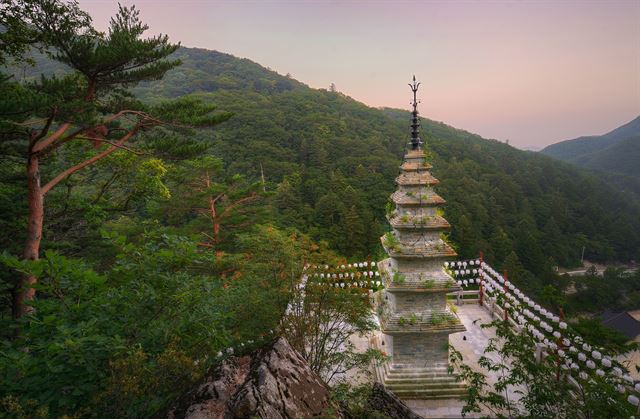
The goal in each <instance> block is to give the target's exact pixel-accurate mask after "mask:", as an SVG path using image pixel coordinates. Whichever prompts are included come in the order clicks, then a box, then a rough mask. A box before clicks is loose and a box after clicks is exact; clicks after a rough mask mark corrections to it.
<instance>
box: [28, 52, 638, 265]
mask: <svg viewBox="0 0 640 419" xmlns="http://www.w3.org/2000/svg"><path fill="white" fill-rule="evenodd" d="M174 55H175V56H176V57H178V58H180V59H181V60H182V62H183V64H182V65H181V66H179V67H177V68H175V69H173V70H171V71H169V72H168V73H167V74H166V76H165V77H164V78H163V79H162V80H160V81H154V82H148V83H146V84H142V85H140V86H138V87H137V88H135V89H134V92H135V94H136V95H137V96H138V97H139V98H141V99H142V100H144V101H146V102H148V103H156V102H159V101H161V100H163V99H166V98H175V97H179V96H181V95H185V94H191V95H194V96H196V97H197V98H199V99H202V100H204V101H207V102H210V103H214V104H216V105H217V106H218V107H219V108H220V109H222V110H224V111H229V112H232V113H233V117H232V118H231V119H230V120H228V121H227V122H225V123H224V124H222V125H221V126H220V127H218V128H217V129H216V130H215V131H213V132H208V133H207V132H205V133H201V134H200V136H201V137H202V138H201V140H202V141H206V142H207V144H209V145H210V147H209V153H211V154H213V155H215V156H217V157H220V158H222V159H223V161H224V164H225V167H226V169H227V170H228V171H229V172H232V173H242V174H245V175H247V176H249V178H253V179H260V177H261V176H262V175H264V177H265V179H266V181H267V185H268V186H267V189H268V190H271V191H273V192H275V194H274V196H273V198H272V204H273V209H274V213H273V216H274V218H273V220H274V222H276V223H277V224H279V225H281V226H293V227H297V228H298V229H300V230H301V231H305V232H308V233H309V234H311V236H312V237H313V238H315V239H321V240H327V241H328V242H329V244H330V245H331V247H332V248H333V249H335V250H336V251H338V252H339V253H341V254H343V255H344V256H347V257H366V256H368V255H372V256H374V257H375V256H379V255H380V251H381V248H380V246H379V240H378V238H379V236H380V235H381V234H382V233H383V232H384V231H386V230H387V229H388V227H387V222H386V219H385V217H384V212H385V205H386V203H387V198H388V196H389V194H390V193H391V192H392V191H393V190H394V177H395V176H396V175H397V173H398V165H399V163H400V158H401V156H402V154H403V150H404V147H405V144H406V142H407V141H408V132H409V131H408V118H409V114H408V112H406V111H402V110H395V109H374V108H370V107H367V106H365V105H364V104H362V103H360V102H357V101H356V100H353V99H352V98H349V97H347V96H345V95H343V94H341V93H339V92H330V91H327V90H323V89H319V90H318V89H312V88H309V87H308V86H306V85H304V84H302V83H300V82H298V81H296V80H294V79H292V78H291V77H289V76H282V75H279V74H277V73H275V72H273V71H271V70H269V69H266V68H264V67H262V66H260V65H258V64H256V63H254V62H252V61H250V60H247V59H239V58H235V57H233V56H231V55H229V54H224V53H221V52H217V51H209V50H204V49H195V48H184V47H183V48H180V49H179V50H178V51H177V52H176V53H175V54H174ZM47 68H48V70H49V71H52V68H51V66H48V67H47ZM55 70H56V71H57V72H59V71H60V69H55ZM30 71H31V72H32V73H36V72H37V69H34V70H30ZM26 74H27V76H28V75H29V74H28V73H26ZM399 88H401V87H399ZM639 121H640V119H637V120H636V121H634V122H633V123H630V124H627V126H625V127H621V128H620V129H618V130H615V131H613V132H612V133H610V134H609V137H610V138H621V137H624V136H625V135H627V134H628V131H629V130H630V129H631V130H633V129H636V126H637V125H639V124H640V122H639ZM422 129H423V132H422V134H423V139H424V140H425V142H426V145H427V147H428V148H429V149H430V150H431V152H432V157H433V164H434V173H435V175H436V176H437V177H438V178H439V179H440V180H441V184H440V185H439V186H438V188H439V191H440V192H439V193H440V194H441V195H442V196H443V197H444V198H445V199H446V200H447V201H448V203H447V206H446V213H447V218H448V219H449V220H450V222H451V224H452V225H453V230H452V233H451V239H452V240H453V241H454V242H455V243H456V244H457V245H458V246H459V252H460V253H461V254H462V255H463V256H465V257H471V256H473V255H476V254H477V253H478V252H479V251H480V250H482V251H484V253H485V255H487V257H488V258H489V260H491V261H492V262H494V263H496V264H498V265H500V264H501V263H502V261H504V260H505V259H506V258H507V256H509V254H510V253H512V251H513V252H514V254H513V255H512V258H513V257H515V256H516V255H517V259H519V261H521V262H522V263H523V264H524V267H525V268H526V269H527V270H529V271H531V272H533V273H536V274H540V273H541V272H542V271H543V270H544V268H545V266H547V265H548V264H550V263H558V264H561V265H563V266H573V265H576V264H577V263H579V260H580V256H581V250H582V248H583V246H584V247H585V258H587V259H590V260H595V261H611V260H622V261H626V260H630V259H638V258H639V257H640V256H639V253H640V217H639V214H640V207H639V206H638V205H637V204H636V203H635V202H633V201H632V200H630V199H628V197H625V196H624V195H623V194H620V193H618V192H616V191H615V190H614V189H613V188H612V187H611V186H610V185H608V184H607V182H606V181H604V180H603V179H601V178H600V177H599V176H596V175H593V174H590V173H588V172H585V171H582V170H580V169H576V168H574V167H572V166H571V165H568V164H565V163H561V162H557V161H556V160H554V159H551V158H548V157H546V156H543V155H540V154H539V153H533V152H527V151H521V150H518V149H515V148H513V147H510V146H508V145H506V144H503V143H500V142H498V141H495V140H487V139H483V138H481V137H479V136H477V135H474V134H471V133H468V132H466V131H462V130H458V129H455V128H452V127H450V126H447V125H445V124H443V123H439V122H435V121H431V120H428V119H423V126H422ZM620 144H623V142H621V143H620ZM551 259H552V260H553V261H552V260H551Z"/></svg>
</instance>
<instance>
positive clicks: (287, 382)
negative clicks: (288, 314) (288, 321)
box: [228, 338, 341, 419]
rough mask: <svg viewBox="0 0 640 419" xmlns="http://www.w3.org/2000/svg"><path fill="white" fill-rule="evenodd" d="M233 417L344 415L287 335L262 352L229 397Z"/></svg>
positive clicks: (272, 418) (270, 418)
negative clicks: (290, 343) (245, 377)
mask: <svg viewBox="0 0 640 419" xmlns="http://www.w3.org/2000/svg"><path fill="white" fill-rule="evenodd" d="M228 408H229V413H231V415H232V416H231V417H233V418H249V417H258V418H265V419H285V418H291V419H293V418H300V419H302V418H314V417H320V416H322V415H326V414H328V413H331V414H332V415H333V416H334V417H340V416H341V414H340V413H339V409H338V408H337V406H336V405H335V404H333V403H332V402H331V398H330V392H329V389H328V388H327V387H326V386H325V384H324V383H323V382H322V380H321V379H320V377H319V376H318V375H317V374H315V373H314V372H313V371H311V369H310V368H309V366H308V364H307V362H306V361H305V360H304V358H302V356H301V355H300V354H299V353H298V352H296V351H295V350H294V349H293V348H292V347H291V346H290V345H289V343H288V342H287V341H286V339H284V338H279V339H278V340H276V341H275V342H274V343H273V345H271V346H269V347H266V348H264V349H262V350H260V351H259V352H258V354H257V355H256V356H255V357H254V358H253V361H252V362H251V369H250V371H249V375H248V377H247V380H246V381H245V382H244V384H243V385H242V387H241V388H240V389H239V390H238V392H237V393H236V394H235V395H234V396H233V397H232V398H231V400H229V403H228Z"/></svg>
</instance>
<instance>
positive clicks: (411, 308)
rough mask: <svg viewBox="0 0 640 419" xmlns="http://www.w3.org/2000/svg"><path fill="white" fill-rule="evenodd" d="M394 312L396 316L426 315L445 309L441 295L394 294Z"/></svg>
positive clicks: (445, 304) (422, 293)
mask: <svg viewBox="0 0 640 419" xmlns="http://www.w3.org/2000/svg"><path fill="white" fill-rule="evenodd" d="M395 297H396V298H395V311H396V313H398V314H405V315H406V314H412V313H426V312H431V311H432V310H438V311H440V310H444V309H445V308H446V307H447V303H446V299H445V298H442V293H424V292H420V293H418V292H396V293H395Z"/></svg>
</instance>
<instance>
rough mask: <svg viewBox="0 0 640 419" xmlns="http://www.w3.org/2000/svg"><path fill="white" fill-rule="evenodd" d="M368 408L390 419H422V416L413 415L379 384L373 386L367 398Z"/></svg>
mask: <svg viewBox="0 0 640 419" xmlns="http://www.w3.org/2000/svg"><path fill="white" fill-rule="evenodd" d="M369 407H370V408H371V409H372V410H376V411H378V412H380V413H382V414H384V415H385V416H386V417H389V418H391V419H422V416H420V415H418V414H416V413H414V412H413V411H412V410H411V409H410V408H409V407H408V406H407V405H406V404H404V402H403V401H402V400H400V399H399V398H398V397H397V396H396V395H395V394H393V393H391V392H390V391H388V390H387V389H386V388H384V386H383V385H382V384H380V383H374V384H373V389H372V390H371V395H370V396H369Z"/></svg>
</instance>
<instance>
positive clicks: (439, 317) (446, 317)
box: [429, 312, 457, 326]
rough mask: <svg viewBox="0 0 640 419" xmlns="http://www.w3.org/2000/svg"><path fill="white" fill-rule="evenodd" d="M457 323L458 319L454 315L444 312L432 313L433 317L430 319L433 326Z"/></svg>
mask: <svg viewBox="0 0 640 419" xmlns="http://www.w3.org/2000/svg"><path fill="white" fill-rule="evenodd" d="M456 322H457V318H456V317H455V316H454V315H452V314H449V313H444V312H442V313H438V312H433V313H431V317H429V323H431V325H432V326H442V325H446V324H451V323H456Z"/></svg>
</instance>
